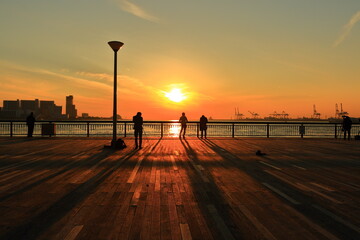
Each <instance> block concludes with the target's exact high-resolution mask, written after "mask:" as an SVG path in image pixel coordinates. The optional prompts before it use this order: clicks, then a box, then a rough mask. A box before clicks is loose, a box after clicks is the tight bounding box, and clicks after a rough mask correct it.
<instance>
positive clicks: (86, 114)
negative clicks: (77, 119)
mask: <svg viewBox="0 0 360 240" xmlns="http://www.w3.org/2000/svg"><path fill="white" fill-rule="evenodd" d="M81 117H82V118H89V114H88V113H83V114H81Z"/></svg>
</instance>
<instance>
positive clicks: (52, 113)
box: [40, 101, 62, 119]
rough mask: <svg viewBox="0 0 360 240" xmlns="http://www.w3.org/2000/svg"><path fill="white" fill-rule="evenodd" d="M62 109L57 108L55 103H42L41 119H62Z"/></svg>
mask: <svg viewBox="0 0 360 240" xmlns="http://www.w3.org/2000/svg"><path fill="white" fill-rule="evenodd" d="M61 114H62V107H61V106H56V105H55V102H54V101H40V117H41V118H42V119H60V118H61V117H62V116H61Z"/></svg>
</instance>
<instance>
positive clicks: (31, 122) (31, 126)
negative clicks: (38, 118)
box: [26, 112, 35, 137]
mask: <svg viewBox="0 0 360 240" xmlns="http://www.w3.org/2000/svg"><path fill="white" fill-rule="evenodd" d="M26 125H27V127H28V134H27V136H28V137H32V135H33V132H34V126H35V117H34V113H33V112H31V113H30V115H29V116H28V117H27V118H26Z"/></svg>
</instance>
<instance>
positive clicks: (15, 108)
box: [0, 99, 24, 119]
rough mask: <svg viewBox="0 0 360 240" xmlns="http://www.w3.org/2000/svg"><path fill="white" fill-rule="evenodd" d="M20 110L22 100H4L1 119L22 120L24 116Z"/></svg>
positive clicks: (0, 113) (0, 112)
mask: <svg viewBox="0 0 360 240" xmlns="http://www.w3.org/2000/svg"><path fill="white" fill-rule="evenodd" d="M23 113H24V112H23V111H22V110H21V109H20V100H19V99H18V100H4V101H3V107H2V109H1V111H0V117H1V118H4V119H14V118H20V117H21V116H22V115H23Z"/></svg>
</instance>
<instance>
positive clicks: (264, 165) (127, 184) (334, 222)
mask: <svg viewBox="0 0 360 240" xmlns="http://www.w3.org/2000/svg"><path fill="white" fill-rule="evenodd" d="M125 141H126V143H127V144H128V148H127V149H125V150H123V151H116V152H114V151H112V150H109V149H104V148H103V145H104V144H107V143H108V142H109V140H106V139H99V138H84V139H79V138H77V139H76V138H34V139H31V140H28V139H25V138H0V172H1V175H0V239H27V240H28V239H46V240H49V239H66V240H73V239H86V240H88V239H156V240H157V239H184V240H185V239H186V240H187V239H216V240H217V239H226V240H231V239H301V240H303V239H360V204H359V203H360V141H359V142H357V141H349V142H348V141H343V140H336V139H289V138H288V139H280V138H274V139H263V138H262V139H260V138H257V139H255V138H242V139H231V138H222V139H221V138H213V139H209V140H206V141H202V140H199V139H197V138H189V139H186V140H181V141H180V140H179V139H161V140H160V139H155V138H152V139H147V140H145V141H144V148H143V149H142V150H138V151H135V150H134V149H133V146H134V145H133V139H132V138H126V139H125ZM258 149H260V150H261V151H263V152H266V153H267V154H268V155H266V156H262V157H261V156H256V155H255V151H256V150H258Z"/></svg>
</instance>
